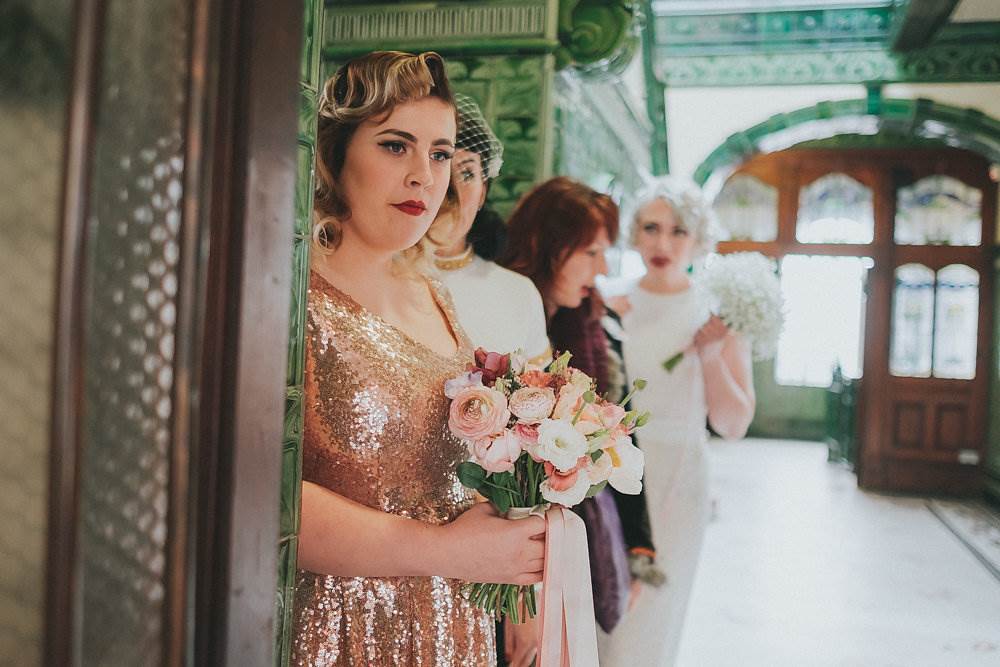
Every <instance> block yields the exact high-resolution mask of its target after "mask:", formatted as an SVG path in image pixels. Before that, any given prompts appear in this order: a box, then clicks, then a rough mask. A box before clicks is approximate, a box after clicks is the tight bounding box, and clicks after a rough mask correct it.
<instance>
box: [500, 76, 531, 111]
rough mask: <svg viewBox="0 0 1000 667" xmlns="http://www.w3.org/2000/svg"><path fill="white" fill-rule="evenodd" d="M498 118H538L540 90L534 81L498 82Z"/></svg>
mask: <svg viewBox="0 0 1000 667" xmlns="http://www.w3.org/2000/svg"><path fill="white" fill-rule="evenodd" d="M495 91H496V100H497V102H496V108H495V113H496V115H497V116H498V117H501V118H503V117H511V118H518V117H524V116H529V117H532V116H537V115H538V111H539V104H540V103H541V100H540V99H539V92H540V91H539V89H538V85H537V84H536V83H534V82H532V81H517V80H509V81H498V82H497V83H496V87H495Z"/></svg>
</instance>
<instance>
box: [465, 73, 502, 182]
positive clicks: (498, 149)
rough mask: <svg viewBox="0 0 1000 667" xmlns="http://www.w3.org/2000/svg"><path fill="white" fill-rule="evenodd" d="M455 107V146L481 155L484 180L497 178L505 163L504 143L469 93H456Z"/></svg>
mask: <svg viewBox="0 0 1000 667" xmlns="http://www.w3.org/2000/svg"><path fill="white" fill-rule="evenodd" d="M455 108H456V109H458V138H457V140H456V141H455V148H461V149H464V150H467V151H471V152H473V153H476V154H478V155H479V159H480V160H481V161H482V164H483V180H484V181H486V180H489V179H492V178H496V177H497V176H498V175H499V174H500V167H501V166H502V165H503V144H501V143H500V140H499V139H497V136H496V135H495V134H493V130H491V129H490V126H489V125H488V124H487V123H486V119H485V118H484V117H483V112H482V111H480V109H479V105H478V104H476V102H475V100H473V99H472V98H471V97H469V96H468V95H463V94H461V93H456V94H455Z"/></svg>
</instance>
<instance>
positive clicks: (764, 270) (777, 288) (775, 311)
mask: <svg viewBox="0 0 1000 667" xmlns="http://www.w3.org/2000/svg"><path fill="white" fill-rule="evenodd" d="M776 268H777V267H776V265H775V263H774V260H772V259H769V258H767V257H765V256H764V255H762V254H760V253H759V252H736V253H732V254H728V255H717V256H715V257H713V258H711V259H710V260H709V261H708V262H707V263H706V266H705V268H704V269H703V270H702V271H701V272H700V274H699V276H698V280H697V286H698V289H700V290H702V291H703V293H704V294H705V295H706V297H707V298H708V300H709V302H710V303H712V304H713V308H712V310H713V312H714V313H715V314H716V315H718V316H719V317H720V318H721V319H722V321H723V322H725V323H726V326H728V327H729V328H730V329H731V330H733V331H734V332H736V333H738V334H740V335H741V336H743V337H745V338H746V339H747V340H748V341H749V342H750V344H751V346H752V349H753V358H754V360H755V361H761V360H764V359H772V358H774V355H775V354H776V353H777V349H778V337H779V336H780V335H781V327H782V325H783V324H784V321H785V313H784V306H785V302H784V299H783V298H782V296H781V284H780V283H779V282H778V276H777V274H776V273H775V271H776ZM682 357H683V352H682V353H679V354H677V355H675V356H673V357H671V358H670V359H668V360H667V361H665V362H664V363H663V366H664V368H666V369H667V370H668V371H669V370H672V369H673V367H674V366H676V365H677V363H678V362H680V360H681V358H682Z"/></svg>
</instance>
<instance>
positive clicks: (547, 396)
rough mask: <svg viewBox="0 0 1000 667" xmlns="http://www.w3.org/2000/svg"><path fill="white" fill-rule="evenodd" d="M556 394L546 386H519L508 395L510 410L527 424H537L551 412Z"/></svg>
mask: <svg viewBox="0 0 1000 667" xmlns="http://www.w3.org/2000/svg"><path fill="white" fill-rule="evenodd" d="M555 404H556V394H555V392H554V391H552V390H551V389H549V388H548V387H521V388H520V389H518V390H517V391H515V392H514V393H513V394H511V396H510V411H511V412H513V413H514V416H515V417H517V418H518V419H520V420H521V421H523V422H525V423H528V424H537V423H538V422H540V421H542V420H543V419H546V418H547V417H548V416H549V415H550V414H552V408H553V406H555Z"/></svg>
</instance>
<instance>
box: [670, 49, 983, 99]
mask: <svg viewBox="0 0 1000 667" xmlns="http://www.w3.org/2000/svg"><path fill="white" fill-rule="evenodd" d="M658 56H659V58H658V63H657V76H658V77H659V78H660V79H661V80H663V81H664V82H665V83H666V84H667V85H668V86H671V87H674V88H692V87H714V86H752V85H815V84H835V83H866V82H873V81H878V82H884V83H894V82H907V83H917V82H921V83H931V82H942V83H943V82H959V81H961V82H969V81H1000V40H996V41H994V42H992V43H979V44H968V45H964V46H958V45H953V44H940V45H936V46H931V47H929V48H926V49H922V50H920V51H914V52H910V53H906V54H895V53H891V52H888V51H886V50H884V49H872V50H865V51H829V50H825V49H819V48H817V49H816V50H815V51H811V52H808V53H781V54H762V53H756V54H743V55H738V56H736V55H732V56H700V57H686V58H672V57H669V56H667V55H666V54H665V53H664V52H663V51H662V50H660V51H658Z"/></svg>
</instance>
